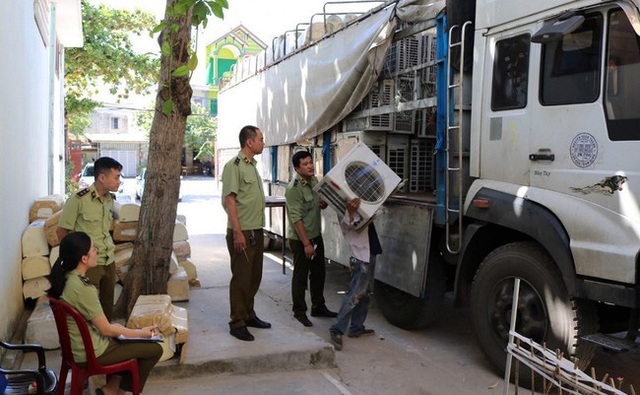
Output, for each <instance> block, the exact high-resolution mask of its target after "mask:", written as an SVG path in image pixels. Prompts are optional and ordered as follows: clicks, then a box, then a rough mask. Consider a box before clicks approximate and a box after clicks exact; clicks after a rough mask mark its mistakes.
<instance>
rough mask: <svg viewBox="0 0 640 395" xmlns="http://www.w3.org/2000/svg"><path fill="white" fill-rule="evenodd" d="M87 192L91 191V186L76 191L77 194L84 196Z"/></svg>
mask: <svg viewBox="0 0 640 395" xmlns="http://www.w3.org/2000/svg"><path fill="white" fill-rule="evenodd" d="M87 193H89V188H85V189H81V190H79V191H78V192H76V196H77V197H83V196H84V195H86V194H87Z"/></svg>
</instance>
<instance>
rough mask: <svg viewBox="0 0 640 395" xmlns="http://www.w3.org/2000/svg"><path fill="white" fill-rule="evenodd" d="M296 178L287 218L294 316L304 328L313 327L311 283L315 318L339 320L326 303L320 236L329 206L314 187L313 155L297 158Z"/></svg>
mask: <svg viewBox="0 0 640 395" xmlns="http://www.w3.org/2000/svg"><path fill="white" fill-rule="evenodd" d="M291 161H292V163H293V168H294V170H295V172H296V174H295V176H294V177H293V179H292V180H291V182H290V183H289V185H288V186H287V189H286V191H285V198H286V201H287V217H288V219H289V233H288V238H289V246H290V247H291V251H292V252H293V277H292V279H291V299H292V301H293V315H294V317H295V318H296V319H297V320H298V321H300V323H301V324H302V325H304V326H313V323H312V322H311V321H310V320H309V318H308V317H307V303H306V301H305V291H306V289H307V283H309V293H310V294H311V316H312V317H335V316H336V315H337V313H335V312H333V311H331V310H329V309H328V308H327V306H326V305H325V300H324V277H325V266H324V265H325V263H324V243H323V241H322V235H321V233H320V210H321V209H322V210H324V209H325V208H326V207H327V203H326V202H324V201H323V200H321V199H320V196H319V195H318V193H317V192H315V191H314V190H313V187H314V186H315V185H316V184H317V183H318V180H317V179H316V177H315V175H314V163H313V158H312V156H311V154H310V153H309V152H307V151H299V152H296V153H295V154H294V155H293V158H292V160H291Z"/></svg>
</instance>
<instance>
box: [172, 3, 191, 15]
mask: <svg viewBox="0 0 640 395" xmlns="http://www.w3.org/2000/svg"><path fill="white" fill-rule="evenodd" d="M190 3H191V1H190V0H179V1H178V2H177V3H176V5H175V6H174V11H175V16H182V15H184V14H185V12H187V10H188V9H189V8H190V7H191V6H192V5H193V3H191V4H190Z"/></svg>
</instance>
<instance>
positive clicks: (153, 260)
mask: <svg viewBox="0 0 640 395" xmlns="http://www.w3.org/2000/svg"><path fill="white" fill-rule="evenodd" d="M175 2H176V0H167V8H169V7H173V5H174V4H175ZM165 20H166V21H167V27H165V29H164V30H163V31H162V32H161V34H160V38H159V39H158V41H159V42H160V43H161V45H162V42H163V41H165V40H169V43H171V48H172V51H171V54H170V56H165V55H162V57H161V68H160V82H159V89H158V95H157V97H156V106H155V113H154V117H153V123H152V125H151V133H150V141H149V160H148V164H147V178H146V182H145V190H144V195H143V198H142V206H141V209H140V218H139V220H138V228H137V236H136V240H135V243H134V248H133V254H132V256H131V260H130V263H129V272H128V274H127V277H126V281H125V284H124V290H123V292H122V295H121V297H120V299H119V300H118V303H117V304H116V306H115V315H116V316H117V317H128V316H129V314H130V313H131V310H132V309H133V306H134V305H135V302H136V300H137V299H138V296H139V295H152V294H166V293H167V281H168V280H169V277H170V275H169V262H170V259H171V252H172V250H173V230H174V227H175V220H176V211H177V206H178V196H179V191H180V170H181V156H182V145H183V140H184V133H185V128H186V119H187V116H188V115H190V114H191V94H192V90H191V86H190V84H189V76H188V75H186V76H184V77H174V76H171V73H172V72H173V71H174V70H175V69H176V68H178V67H180V66H183V65H186V64H187V61H188V60H189V53H188V49H189V47H190V41H191V23H190V22H191V10H188V11H187V12H185V13H184V14H183V15H181V16H179V17H170V16H169V14H168V13H167V14H165ZM172 25H177V26H178V27H179V28H178V30H177V31H175V32H173V33H171V31H170V27H171V26H172ZM171 34H173V38H171V36H170V35H171ZM170 99H171V100H172V101H173V108H172V110H171V113H170V114H169V115H165V114H164V113H163V108H164V106H165V102H166V101H168V100H170Z"/></svg>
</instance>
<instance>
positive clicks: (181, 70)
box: [171, 65, 189, 77]
mask: <svg viewBox="0 0 640 395" xmlns="http://www.w3.org/2000/svg"><path fill="white" fill-rule="evenodd" d="M187 74H189V67H187V66H186V65H182V66H180V67H178V68H177V69H175V70H173V73H171V75H172V76H174V77H184V76H185V75H187Z"/></svg>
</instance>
